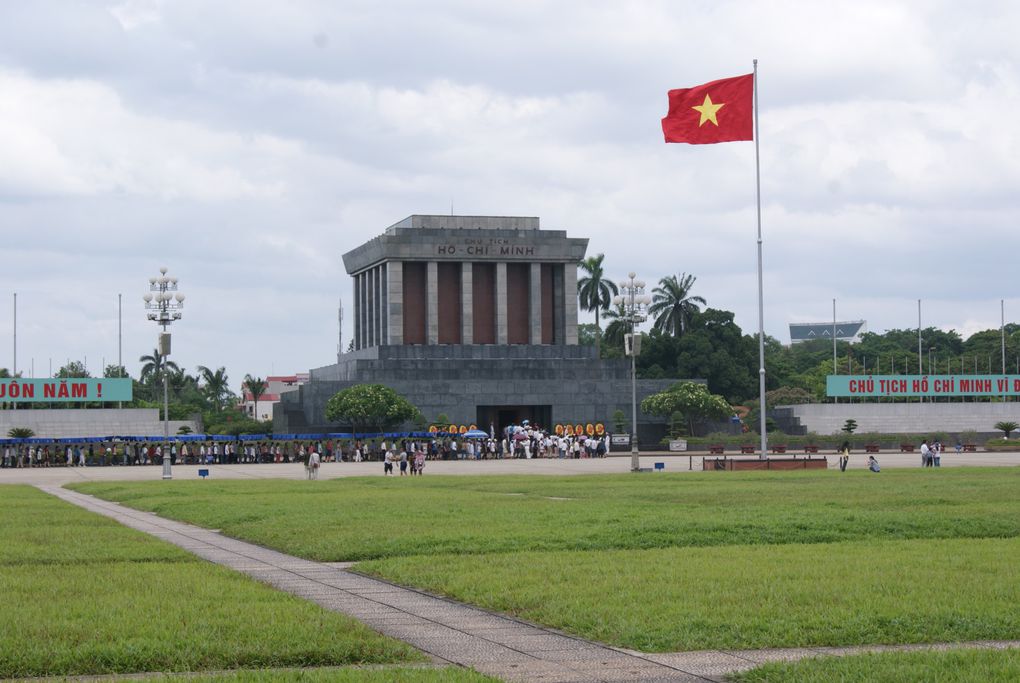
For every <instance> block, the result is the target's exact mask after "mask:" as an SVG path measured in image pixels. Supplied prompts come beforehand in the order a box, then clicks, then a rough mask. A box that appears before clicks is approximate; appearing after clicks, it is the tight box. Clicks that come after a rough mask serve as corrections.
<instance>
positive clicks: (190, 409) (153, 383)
mask: <svg viewBox="0 0 1020 683" xmlns="http://www.w3.org/2000/svg"><path fill="white" fill-rule="evenodd" d="M138 361H139V362H140V363H141V364H142V365H141V369H140V372H139V375H138V377H131V375H130V374H129V373H128V371H127V370H126V369H125V368H124V366H122V365H116V364H112V365H107V366H106V367H105V368H103V374H102V377H108V378H129V379H131V382H132V393H131V395H132V400H131V401H125V402H124V403H123V406H124V407H125V408H158V409H160V411H161V415H162V409H163V376H164V374H165V375H166V380H167V396H168V399H169V412H170V419H171V420H195V419H198V420H200V421H201V423H202V424H203V426H204V428H205V431H206V433H209V434H243V433H246V432H247V433H260V432H264V431H266V430H269V431H272V425H271V423H270V422H269V421H265V422H263V421H259V420H257V419H254V420H253V419H251V418H250V417H249V416H248V415H247V414H246V413H245V412H244V411H243V410H242V409H240V408H239V404H240V395H239V394H237V393H235V392H234V391H233V390H232V389H231V388H230V379H229V377H228V376H227V369H226V368H225V367H219V368H216V369H213V368H209V367H206V366H205V365H199V366H197V367H196V372H195V374H191V373H189V372H188V371H187V370H185V369H184V368H181V367H180V366H179V365H178V364H177V363H175V362H174V361H172V360H169V359H167V358H166V357H164V356H162V355H160V353H159V350H158V349H154V350H153V352H152V353H151V354H146V355H142V356H140V357H139V358H138ZM18 375H19V376H20V375H21V373H20V372H19V373H18ZM53 376H54V377H55V378H61V379H62V378H73V377H78V378H84V377H92V374H91V373H90V372H89V370H88V368H87V367H85V364H84V363H83V362H81V361H77V360H73V361H68V362H67V364H65V365H63V366H61V367H60V368H59V369H58V370H57V371H56V372H55V373H54V374H53ZM9 377H11V374H10V370H8V369H7V368H0V378H9ZM267 388H268V384H267V383H266V381H265V379H263V378H262V377H254V376H252V375H245V376H244V380H243V381H242V382H241V394H244V393H245V392H247V393H248V394H250V395H251V396H252V398H253V400H254V402H255V415H256V416H258V414H259V413H258V401H259V399H260V398H261V397H262V396H263V395H264V394H265V393H266V389H267ZM18 407H19V409H29V410H30V409H44V408H82V407H86V408H102V407H106V408H108V407H110V404H109V403H99V402H86V403H63V402H62V403H20V404H18Z"/></svg>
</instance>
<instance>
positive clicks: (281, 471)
mask: <svg viewBox="0 0 1020 683" xmlns="http://www.w3.org/2000/svg"><path fill="white" fill-rule="evenodd" d="M715 457H718V456H709V455H708V454H706V453H704V452H698V453H692V454H690V455H688V454H683V455H678V454H676V453H651V454H647V455H642V456H641V467H642V469H646V470H649V474H650V475H652V476H654V474H653V473H654V467H655V464H656V463H663V465H664V466H665V468H664V470H663V471H665V472H701V471H702V460H703V459H704V458H715ZM743 457H744V459H746V458H747V457H748V456H743ZM783 457H793V455H787V456H783ZM798 457H800V458H803V457H804V456H803V455H798ZM812 457H813V458H818V457H822V456H817V455H816V456H812ZM825 457H827V458H828V463H829V469H830V470H837V469H838V468H837V459H838V456H837V455H835V454H828V455H825ZM877 457H878V459H879V462H881V464H882V468H883V469H889V468H918V469H920V467H921V455H920V454H919V453H902V454H901V453H895V454H894V453H879V454H878V455H877ZM867 460H868V458H867V456H866V455H863V454H861V453H855V454H852V455H851V456H850V469H867V466H868V462H867ZM942 466H943V467H962V466H971V467H1016V466H1020V453H967V454H963V455H956V454H955V453H943V455H942ZM199 470H209V477H210V478H211V479H304V478H305V470H304V467H302V466H301V465H300V464H296V463H280V464H259V465H255V464H248V465H202V466H199V465H174V467H173V476H174V478H175V479H198V478H199V474H198V472H199ZM382 470H383V464H382V463H381V462H360V463H354V462H340V463H333V462H327V463H323V465H322V469H321V470H320V474H319V476H320V478H322V479H331V478H334V477H369V476H376V475H378V476H381V475H382ZM629 471H630V455H629V454H627V455H622V456H621V455H613V456H611V457H608V458H583V459H580V460H572V459H563V460H561V459H558V458H549V459H531V460H430V461H428V462H427V463H426V465H425V476H429V475H436V474H448V475H507V474H544V475H577V474H614V473H615V474H619V473H624V472H629ZM162 473H163V470H162V468H161V467H160V466H158V465H144V466H128V467H125V466H121V465H116V466H107V467H42V468H31V469H27V468H22V469H0V484H57V485H61V484H67V483H71V482H78V481H143V480H148V479H160V478H161V477H162ZM717 474H718V475H719V476H721V477H722V476H726V473H725V472H718V473H717Z"/></svg>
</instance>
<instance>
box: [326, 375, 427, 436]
mask: <svg viewBox="0 0 1020 683" xmlns="http://www.w3.org/2000/svg"><path fill="white" fill-rule="evenodd" d="M420 415H421V412H420V411H419V410H418V409H417V408H416V407H415V406H414V405H413V404H412V403H411V402H410V401H408V400H407V399H406V398H404V397H403V396H401V395H400V394H398V393H397V392H395V391H393V389H390V388H389V387H387V386H383V385H382V384H356V385H354V386H353V387H348V388H347V389H344V390H343V391H340V392H338V393H336V394H334V395H333V396H332V397H331V398H330V399H329V400H328V401H327V402H326V419H327V420H329V421H330V422H341V423H347V424H350V425H351V427H352V429H353V431H354V432H358V431H366V429H365V428H366V427H372V428H375V429H377V430H383V429H386V428H389V427H396V426H398V425H400V424H403V423H404V422H413V421H415V420H417V419H419V416H420Z"/></svg>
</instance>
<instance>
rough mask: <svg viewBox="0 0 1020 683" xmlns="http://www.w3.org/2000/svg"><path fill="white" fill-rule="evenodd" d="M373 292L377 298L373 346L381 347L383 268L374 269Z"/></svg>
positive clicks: (373, 312) (374, 314)
mask: <svg viewBox="0 0 1020 683" xmlns="http://www.w3.org/2000/svg"><path fill="white" fill-rule="evenodd" d="M372 292H373V293H374V296H375V302H374V305H373V306H372V322H373V325H372V346H379V344H380V343H381V342H382V311H383V301H382V266H376V267H375V268H373V269H372Z"/></svg>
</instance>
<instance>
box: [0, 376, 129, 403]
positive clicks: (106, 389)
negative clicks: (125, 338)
mask: <svg viewBox="0 0 1020 683" xmlns="http://www.w3.org/2000/svg"><path fill="white" fill-rule="evenodd" d="M131 390H132V384H131V378H130V377H116V378H114V377H101V378H100V377H68V378H67V379H56V378H53V377H47V378H44V379H31V378H23V377H17V378H14V379H0V402H4V403H7V402H13V403H70V402H73V401H78V402H81V401H130V400H131Z"/></svg>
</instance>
